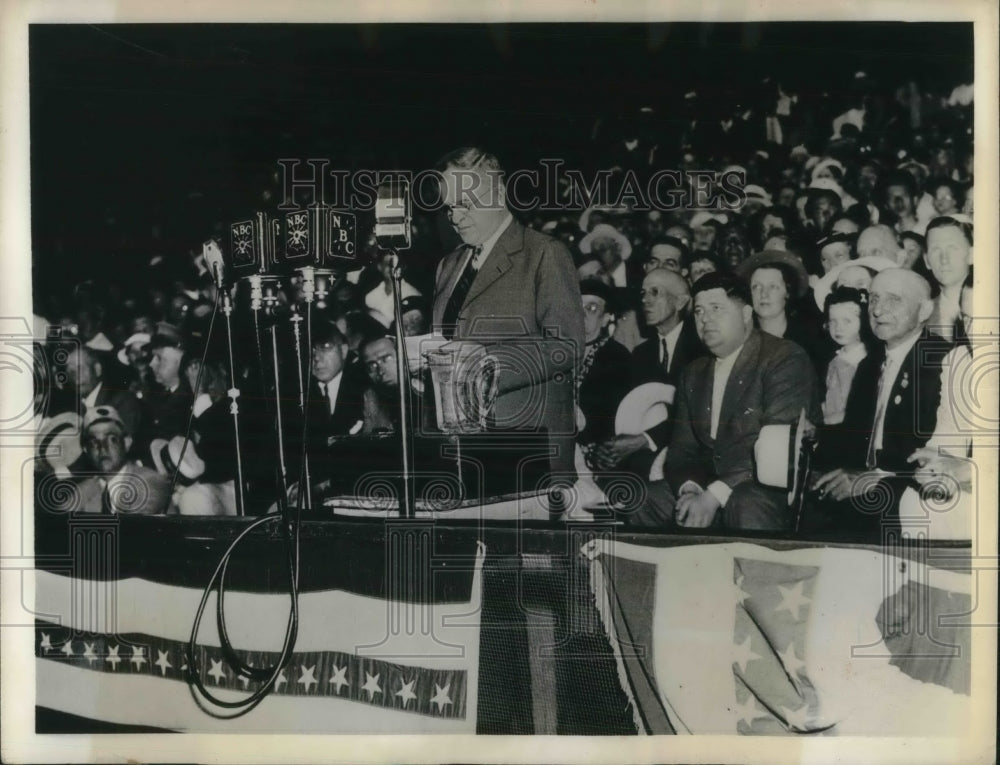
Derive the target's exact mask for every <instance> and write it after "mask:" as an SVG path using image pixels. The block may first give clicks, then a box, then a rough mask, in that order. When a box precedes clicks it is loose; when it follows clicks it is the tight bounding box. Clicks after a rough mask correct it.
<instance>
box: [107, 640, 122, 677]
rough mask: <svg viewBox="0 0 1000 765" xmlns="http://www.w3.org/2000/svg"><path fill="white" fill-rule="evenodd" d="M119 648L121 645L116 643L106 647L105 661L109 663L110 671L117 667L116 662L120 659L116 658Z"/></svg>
mask: <svg viewBox="0 0 1000 765" xmlns="http://www.w3.org/2000/svg"><path fill="white" fill-rule="evenodd" d="M119 648H121V646H120V645H116V646H114V647H112V648H109V649H108V658H106V659H105V661H106V662H108V664H110V665H111V669H112V671H114V670H116V669H118V662H120V661H121V659H120V658H118V649H119Z"/></svg>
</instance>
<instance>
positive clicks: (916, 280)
mask: <svg viewBox="0 0 1000 765" xmlns="http://www.w3.org/2000/svg"><path fill="white" fill-rule="evenodd" d="M869 305H870V309H869V321H870V322H871V327H872V332H873V333H874V334H875V337H876V338H878V339H879V340H881V341H882V343H881V344H880V346H881V347H880V348H878V349H877V350H878V352H877V353H871V354H869V355H868V356H866V357H865V358H864V359H863V360H862V361H861V363H860V364H858V369H857V372H855V374H854V380H853V382H852V384H851V392H850V394H849V395H848V397H847V407H846V410H845V413H844V422H843V425H842V426H841V427H842V429H843V433H847V434H850V437H840V438H838V437H836V435H835V434H830V433H827V432H826V431H821V432H820V437H819V451H818V453H817V455H816V459H815V460H814V463H813V464H814V465H817V466H825V467H826V470H822V469H819V470H816V469H814V474H818V477H817V479H816V481H815V484H814V487H813V488H814V489H815V491H816V492H818V494H819V499H820V503H819V505H818V506H817V507H816V508H814V509H813V512H812V513H810V515H811V516H812V525H815V526H816V527H818V528H825V527H832V528H836V529H840V530H858V531H865V532H872V531H875V530H877V528H878V527H879V526H880V525H881V524H883V523H884V522H885V521H888V522H889V523H890V524H891V523H894V518H895V517H896V513H897V512H898V509H899V499H900V497H901V496H902V493H903V491H905V490H906V488H907V487H913V486H915V485H916V484H915V482H914V481H913V479H912V477H903V476H901V475H897V474H904V473H905V474H907V475H910V474H911V473H912V472H913V466H912V465H911V464H909V458H910V456H911V455H912V454H913V453H914V452H916V451H917V450H919V449H920V448H922V447H923V446H924V445H925V444H926V443H927V441H928V439H929V438H930V437H931V435H932V434H933V433H934V429H935V426H936V422H937V412H938V408H939V406H940V403H941V396H942V395H947V394H949V393H950V391H945V390H943V389H942V387H941V366H942V360H943V359H944V358H945V356H946V355H947V354H948V352H949V350H950V345H949V343H948V342H947V341H946V340H944V339H943V338H941V337H939V336H937V335H934V334H930V333H928V332H926V331H925V327H926V325H927V321H928V319H929V318H930V316H931V313H932V312H933V310H934V302H933V300H932V299H931V291H930V285H929V284H928V283H927V280H926V279H924V278H923V277H922V276H920V275H919V274H917V273H915V272H913V271H910V270H908V269H904V268H890V269H886V270H884V271H882V272H880V273H879V274H878V275H877V276H876V277H875V279H874V280H873V281H872V285H871V294H870V297H869ZM866 497H867V499H866Z"/></svg>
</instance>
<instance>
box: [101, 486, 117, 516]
mask: <svg viewBox="0 0 1000 765" xmlns="http://www.w3.org/2000/svg"><path fill="white" fill-rule="evenodd" d="M103 483H104V487H103V488H102V489H101V513H103V514H104V515H114V513H115V506H114V503H113V502H112V501H111V491H110V489H111V484H109V483H108V482H107V481H104V482H103Z"/></svg>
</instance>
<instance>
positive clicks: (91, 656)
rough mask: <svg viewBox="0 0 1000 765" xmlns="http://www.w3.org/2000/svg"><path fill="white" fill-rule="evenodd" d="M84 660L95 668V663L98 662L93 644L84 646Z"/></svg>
mask: <svg viewBox="0 0 1000 765" xmlns="http://www.w3.org/2000/svg"><path fill="white" fill-rule="evenodd" d="M83 658H85V659H86V660H87V661H89V662H90V666H94V662H95V661H97V654H95V653H94V644H93V643H84V644H83Z"/></svg>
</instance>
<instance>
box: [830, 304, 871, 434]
mask: <svg viewBox="0 0 1000 765" xmlns="http://www.w3.org/2000/svg"><path fill="white" fill-rule="evenodd" d="M823 317H824V319H825V325H826V331H827V332H829V333H830V337H831V338H833V341H834V342H835V343H836V344H837V345H838V346H840V347H839V349H838V350H837V352H836V353H835V354H834V356H833V358H832V359H830V363H829V365H828V366H827V368H826V399H825V400H824V401H823V422H824V423H826V424H827V425H839V424H840V423H841V422H843V421H844V409H845V408H846V407H847V394H848V393H850V392H851V382H852V381H853V380H854V373H855V371H857V368H858V364H859V363H860V362H861V359H863V358H864V357H865V356H867V355H868V349H869V346H870V344H871V343H872V342H873V340H874V335H872V331H871V327H870V326H869V324H868V291H867V290H860V289H855V288H853V287H835V288H834V289H833V291H832V292H830V294H829V295H828V296H827V298H826V303H825V304H824V307H823Z"/></svg>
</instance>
